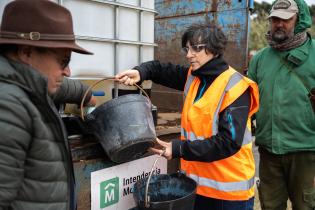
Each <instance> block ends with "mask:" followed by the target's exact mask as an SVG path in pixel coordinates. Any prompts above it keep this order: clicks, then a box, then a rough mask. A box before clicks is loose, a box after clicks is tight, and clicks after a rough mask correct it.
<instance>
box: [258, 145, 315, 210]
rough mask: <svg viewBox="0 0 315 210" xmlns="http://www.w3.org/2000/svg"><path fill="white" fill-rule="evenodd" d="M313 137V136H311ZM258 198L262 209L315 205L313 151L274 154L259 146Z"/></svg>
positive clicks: (310, 207) (301, 209)
mask: <svg viewBox="0 0 315 210" xmlns="http://www.w3.org/2000/svg"><path fill="white" fill-rule="evenodd" d="M314 141H315V139H314ZM259 153H260V165H259V178H260V182H259V186H258V191H259V199H260V203H261V208H262V210H286V208H287V200H288V199H290V201H291V202H292V209H293V210H314V209H315V186H314V184H315V183H314V182H315V180H314V178H315V152H297V153H290V154H286V155H274V154H271V153H269V152H268V151H266V150H265V149H263V148H259Z"/></svg>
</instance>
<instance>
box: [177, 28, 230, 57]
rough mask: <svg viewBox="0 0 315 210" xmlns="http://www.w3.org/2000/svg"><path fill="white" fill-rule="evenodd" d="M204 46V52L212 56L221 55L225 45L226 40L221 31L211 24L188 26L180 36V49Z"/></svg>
mask: <svg viewBox="0 0 315 210" xmlns="http://www.w3.org/2000/svg"><path fill="white" fill-rule="evenodd" d="M188 42H189V43H190V45H198V44H205V45H206V52H210V53H212V54H214V55H223V52H224V50H225V47H226V44H227V38H226V36H225V35H224V33H223V31H222V30H221V29H220V28H219V27H218V26H217V25H215V24H213V23H207V24H193V25H191V26H189V27H188V28H187V29H186V31H185V32H184V34H183V36H182V47H186V44H187V43H188Z"/></svg>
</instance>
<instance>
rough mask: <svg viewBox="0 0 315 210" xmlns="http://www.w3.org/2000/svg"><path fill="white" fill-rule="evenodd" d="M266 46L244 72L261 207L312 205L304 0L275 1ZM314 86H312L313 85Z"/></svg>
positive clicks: (314, 141)
mask: <svg viewBox="0 0 315 210" xmlns="http://www.w3.org/2000/svg"><path fill="white" fill-rule="evenodd" d="M268 19H269V22H270V31H269V32H268V33H267V36H266V38H267V41H268V44H269V46H268V47H266V48H264V49H262V50H260V51H259V52H258V53H257V54H255V55H254V56H253V58H252V59H251V62H250V65H249V71H248V72H249V77H250V78H252V79H253V80H254V81H255V82H257V84H258V87H259V95H260V108H259V112H257V113H256V125H257V129H256V142H255V143H256V145H258V146H259V153H260V165H259V178H260V184H259V187H258V190H259V195H260V202H261V207H262V209H263V210H286V209H287V200H288V199H290V200H291V202H292V209H293V210H314V209H315V187H314V183H313V180H314V177H315V109H314V110H313V109H312V105H314V103H315V102H314V101H312V100H311V95H312V94H313V95H314V94H315V93H311V92H312V91H311V90H312V89H314V88H315V71H314V70H315V62H314V60H315V59H314V58H315V40H313V39H312V38H311V36H310V35H309V34H308V33H307V28H310V27H311V25H312V20H311V16H310V13H309V8H308V6H307V4H306V3H305V2H304V0H277V1H275V2H274V3H273V6H272V9H271V11H270V14H269V17H268ZM314 90H315V89H314Z"/></svg>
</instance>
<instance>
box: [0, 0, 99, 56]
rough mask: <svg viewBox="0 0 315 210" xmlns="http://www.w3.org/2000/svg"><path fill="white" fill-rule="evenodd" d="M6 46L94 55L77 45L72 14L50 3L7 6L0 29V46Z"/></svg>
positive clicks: (35, 0)
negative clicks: (22, 46)
mask: <svg viewBox="0 0 315 210" xmlns="http://www.w3.org/2000/svg"><path fill="white" fill-rule="evenodd" d="M3 44H16V45H28V46H34V47H44V48H66V49H70V50H72V51H74V52H77V53H81V54H93V53H91V52H89V51H87V50H86V49H84V48H82V47H80V46H79V45H77V44H76V43H75V36H74V33H73V24H72V17H71V13H70V11H69V10H68V9H66V8H65V7H62V6H60V5H58V4H56V3H54V2H52V1H49V0H16V1H13V2H11V3H9V4H7V5H6V7H5V8H4V11H3V16H2V22H1V28H0V45H3Z"/></svg>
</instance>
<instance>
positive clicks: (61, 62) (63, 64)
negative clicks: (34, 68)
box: [50, 50, 71, 70]
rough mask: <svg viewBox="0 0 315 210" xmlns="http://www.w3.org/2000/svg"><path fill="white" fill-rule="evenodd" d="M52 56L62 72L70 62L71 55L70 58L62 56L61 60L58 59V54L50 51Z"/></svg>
mask: <svg viewBox="0 0 315 210" xmlns="http://www.w3.org/2000/svg"><path fill="white" fill-rule="evenodd" d="M50 52H52V53H53V54H54V55H56V59H57V62H58V63H59V65H60V67H61V68H62V70H65V69H66V68H67V67H68V66H69V63H70V61H71V55H70V56H64V57H63V58H62V59H60V54H59V53H58V52H56V51H54V50H50Z"/></svg>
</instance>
